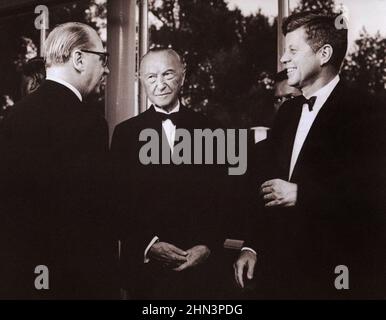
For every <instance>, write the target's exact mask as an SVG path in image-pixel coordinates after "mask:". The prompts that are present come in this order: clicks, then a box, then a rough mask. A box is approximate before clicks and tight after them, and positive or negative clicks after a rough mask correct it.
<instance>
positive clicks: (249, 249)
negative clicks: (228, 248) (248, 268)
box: [241, 247, 257, 255]
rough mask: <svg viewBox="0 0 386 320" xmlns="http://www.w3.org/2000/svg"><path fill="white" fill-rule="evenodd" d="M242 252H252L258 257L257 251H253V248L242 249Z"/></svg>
mask: <svg viewBox="0 0 386 320" xmlns="http://www.w3.org/2000/svg"><path fill="white" fill-rule="evenodd" d="M241 251H251V252H253V253H254V254H255V255H257V253H256V251H255V250H253V249H252V248H249V247H242V248H241Z"/></svg>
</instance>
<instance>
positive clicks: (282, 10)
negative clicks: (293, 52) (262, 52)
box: [277, 0, 289, 72]
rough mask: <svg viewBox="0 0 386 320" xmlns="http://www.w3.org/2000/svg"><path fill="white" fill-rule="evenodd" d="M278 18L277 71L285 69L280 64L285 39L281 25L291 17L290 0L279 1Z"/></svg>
mask: <svg viewBox="0 0 386 320" xmlns="http://www.w3.org/2000/svg"><path fill="white" fill-rule="evenodd" d="M278 8H279V12H278V16H277V71H278V72H279V71H281V70H282V69H283V66H282V64H281V63H280V58H281V57H282V55H283V54H284V48H285V39H284V36H283V33H282V31H281V25H282V23H283V20H284V18H285V17H288V15H289V0H278Z"/></svg>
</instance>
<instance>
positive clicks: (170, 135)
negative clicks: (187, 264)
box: [144, 101, 180, 263]
mask: <svg viewBox="0 0 386 320" xmlns="http://www.w3.org/2000/svg"><path fill="white" fill-rule="evenodd" d="M154 109H155V111H156V112H161V113H166V114H170V113H175V112H178V111H180V101H178V102H177V105H176V106H175V107H174V108H173V109H172V110H171V111H170V112H167V111H165V110H164V109H162V108H159V107H156V106H154ZM162 128H163V130H164V132H165V135H166V138H167V139H168V143H169V146H170V149H171V150H172V152H173V148H174V139H175V137H176V125H175V124H174V123H173V122H172V121H171V120H170V119H166V120H164V121H162ZM158 241H159V238H158V237H157V236H154V238H153V239H152V240H151V241H150V243H149V244H148V246H147V247H146V249H145V254H144V263H148V262H149V261H150V259H149V258H148V257H147V253H148V252H149V250H150V248H151V247H152V245H153V244H154V243H156V242H158Z"/></svg>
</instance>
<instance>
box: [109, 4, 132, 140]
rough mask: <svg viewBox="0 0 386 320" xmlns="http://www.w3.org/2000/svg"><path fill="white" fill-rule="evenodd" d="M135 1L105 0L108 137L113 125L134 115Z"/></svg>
mask: <svg viewBox="0 0 386 320" xmlns="http://www.w3.org/2000/svg"><path fill="white" fill-rule="evenodd" d="M135 12H136V0H109V1H107V50H108V51H109V53H110V57H111V59H110V60H109V61H110V63H109V69H110V75H109V76H108V81H107V88H106V119H107V122H108V124H109V132H110V138H111V136H112V133H113V130H114V128H115V126H116V125H117V124H118V123H120V122H122V121H123V120H126V119H128V118H131V117H133V116H135V115H136V106H135V55H136V16H135Z"/></svg>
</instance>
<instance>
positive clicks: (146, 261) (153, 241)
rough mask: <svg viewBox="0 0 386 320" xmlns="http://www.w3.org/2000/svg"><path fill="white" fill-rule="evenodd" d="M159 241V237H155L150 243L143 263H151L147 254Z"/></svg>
mask: <svg viewBox="0 0 386 320" xmlns="http://www.w3.org/2000/svg"><path fill="white" fill-rule="evenodd" d="M158 240H159V238H158V237H157V236H155V237H154V238H153V239H152V240H151V241H150V243H149V245H148V246H147V247H146V249H145V253H144V255H143V263H148V262H149V261H150V259H149V258H148V257H147V253H148V252H149V250H150V248H151V246H152V245H153V244H154V243H156V242H157V241H158Z"/></svg>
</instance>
